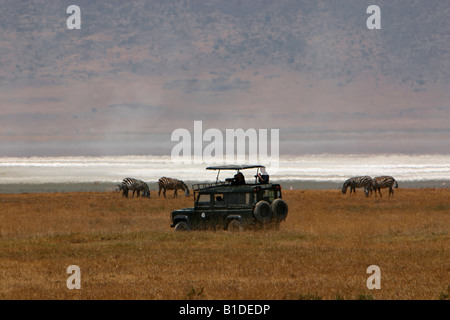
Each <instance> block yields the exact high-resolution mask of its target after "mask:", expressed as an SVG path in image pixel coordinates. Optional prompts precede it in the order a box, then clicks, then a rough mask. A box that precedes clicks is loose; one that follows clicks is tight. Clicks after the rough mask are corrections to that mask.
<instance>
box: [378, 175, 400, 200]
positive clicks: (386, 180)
mask: <svg viewBox="0 0 450 320" xmlns="http://www.w3.org/2000/svg"><path fill="white" fill-rule="evenodd" d="M394 185H395V186H394ZM392 186H394V188H398V183H397V181H395V179H394V178H393V177H391V176H381V177H375V178H373V182H372V189H373V190H374V191H375V197H376V196H377V190H378V193H379V194H380V197H382V195H381V191H380V189H383V188H389V197H390V196H391V194H392V196H394V190H392Z"/></svg>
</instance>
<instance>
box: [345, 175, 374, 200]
mask: <svg viewBox="0 0 450 320" xmlns="http://www.w3.org/2000/svg"><path fill="white" fill-rule="evenodd" d="M348 187H350V193H352V191H353V192H355V193H356V188H364V193H365V195H366V197H368V196H369V193H371V192H372V178H371V177H369V176H362V177H353V178H350V179H348V180H346V181H345V182H344V185H343V186H342V193H343V194H345V193H346V192H347V188H348Z"/></svg>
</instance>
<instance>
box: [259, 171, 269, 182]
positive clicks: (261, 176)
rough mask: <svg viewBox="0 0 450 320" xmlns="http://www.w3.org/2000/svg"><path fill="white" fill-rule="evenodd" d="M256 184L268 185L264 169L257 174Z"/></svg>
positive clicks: (267, 176)
mask: <svg viewBox="0 0 450 320" xmlns="http://www.w3.org/2000/svg"><path fill="white" fill-rule="evenodd" d="M258 182H259V183H261V184H264V183H269V174H268V173H267V171H266V168H264V167H262V168H261V172H259V173H258Z"/></svg>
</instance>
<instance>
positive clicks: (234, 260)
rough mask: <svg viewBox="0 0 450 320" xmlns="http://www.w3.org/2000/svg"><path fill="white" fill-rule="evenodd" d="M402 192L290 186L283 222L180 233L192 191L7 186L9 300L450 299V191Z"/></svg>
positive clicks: (4, 270)
mask: <svg viewBox="0 0 450 320" xmlns="http://www.w3.org/2000/svg"><path fill="white" fill-rule="evenodd" d="M395 191H396V193H395V197H393V198H389V197H388V196H387V192H384V193H385V195H384V197H383V198H382V199H380V198H375V197H371V198H365V197H364V195H363V193H362V192H359V193H357V194H356V195H342V194H340V193H339V192H338V191H337V190H326V191H302V190H294V191H284V198H285V200H286V201H287V202H288V204H289V210H290V211H289V215H288V218H287V220H286V221H285V222H283V223H282V225H281V227H280V230H277V231H274V230H271V231H270V230H269V231H245V232H242V233H229V232H226V231H193V232H187V233H182V232H181V233H177V232H174V231H173V229H171V228H170V219H169V213H170V212H171V210H173V209H176V208H181V207H187V206H192V201H193V200H192V197H190V198H185V197H180V198H178V199H170V198H168V199H163V198H157V197H154V195H152V196H153V198H152V199H150V200H149V199H142V198H140V199H123V198H121V196H120V194H119V193H55V194H20V195H6V194H2V195H0V208H1V212H0V279H1V280H0V281H1V285H0V298H1V299H277V300H278V299H372V298H373V299H448V296H449V285H450V281H449V272H450V254H449V234H450V233H449V226H450V189H421V190H419V189H397V190H395ZM69 265H78V266H79V267H80V268H81V290H69V289H67V286H66V280H67V278H68V277H69V274H67V273H66V268H67V267H68V266H69ZM369 265H378V266H379V267H380V269H381V289H380V290H369V289H368V288H367V286H366V280H367V278H368V277H369V276H370V275H369V274H367V273H366V269H367V267H368V266H369Z"/></svg>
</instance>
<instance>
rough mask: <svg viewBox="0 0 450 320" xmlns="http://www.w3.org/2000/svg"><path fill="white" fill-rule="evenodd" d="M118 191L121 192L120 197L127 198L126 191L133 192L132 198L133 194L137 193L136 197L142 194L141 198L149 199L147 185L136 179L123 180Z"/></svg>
mask: <svg viewBox="0 0 450 320" xmlns="http://www.w3.org/2000/svg"><path fill="white" fill-rule="evenodd" d="M119 190H122V196H124V197H126V198H128V191H129V190H133V197H134V194H135V193H137V197H138V198H139V196H140V195H141V194H140V193H142V196H143V197H146V198H150V189H149V188H148V185H147V184H146V183H145V182H144V181H142V180H138V179H134V178H125V179H123V181H122V185H121V186H120V187H119Z"/></svg>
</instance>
